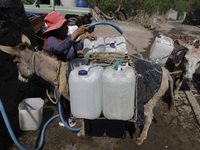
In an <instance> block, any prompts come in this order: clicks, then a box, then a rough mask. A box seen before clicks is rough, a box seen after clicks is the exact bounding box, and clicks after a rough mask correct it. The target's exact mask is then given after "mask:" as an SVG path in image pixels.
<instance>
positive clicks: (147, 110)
mask: <svg viewBox="0 0 200 150" xmlns="http://www.w3.org/2000/svg"><path fill="white" fill-rule="evenodd" d="M156 103H157V100H156V99H153V98H152V99H151V100H150V101H149V102H148V103H147V104H145V106H144V117H145V123H144V128H143V130H142V133H141V134H140V137H138V138H137V141H136V144H137V145H141V144H142V143H143V141H144V140H145V139H146V138H147V133H148V130H149V127H150V125H151V123H152V119H153V108H154V106H155V104H156Z"/></svg>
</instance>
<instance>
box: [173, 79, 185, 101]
mask: <svg viewBox="0 0 200 150" xmlns="http://www.w3.org/2000/svg"><path fill="white" fill-rule="evenodd" d="M182 83H183V80H182V81H180V83H179V84H178V85H177V87H176V89H175V91H174V98H175V99H176V100H177V99H178V98H179V95H178V91H179V89H180V88H181V85H182Z"/></svg>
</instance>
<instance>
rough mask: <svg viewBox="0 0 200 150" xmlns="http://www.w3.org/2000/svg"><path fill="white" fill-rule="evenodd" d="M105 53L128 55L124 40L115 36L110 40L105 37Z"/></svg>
mask: <svg viewBox="0 0 200 150" xmlns="http://www.w3.org/2000/svg"><path fill="white" fill-rule="evenodd" d="M105 52H117V53H121V54H125V53H128V51H127V47H126V40H125V38H124V37H123V36H117V35H113V36H112V38H111V37H107V38H106V40H105Z"/></svg>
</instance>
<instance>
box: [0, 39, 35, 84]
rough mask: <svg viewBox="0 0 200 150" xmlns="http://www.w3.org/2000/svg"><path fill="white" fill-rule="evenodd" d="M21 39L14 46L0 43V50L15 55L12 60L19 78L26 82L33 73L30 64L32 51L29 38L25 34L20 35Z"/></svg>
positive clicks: (32, 56)
mask: <svg viewBox="0 0 200 150" xmlns="http://www.w3.org/2000/svg"><path fill="white" fill-rule="evenodd" d="M21 40H22V43H21V44H19V45H17V46H15V47H9V46H2V45H0V50H2V51H3V52H5V53H8V54H11V55H15V56H16V58H15V59H14V62H16V64H17V68H18V72H19V80H21V81H23V82H27V81H28V79H29V78H30V77H31V76H32V75H33V73H34V68H33V64H32V61H33V58H34V51H33V48H32V47H31V42H30V40H29V39H28V38H27V37H26V36H25V35H22V39H21Z"/></svg>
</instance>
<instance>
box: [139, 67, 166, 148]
mask: <svg viewBox="0 0 200 150" xmlns="http://www.w3.org/2000/svg"><path fill="white" fill-rule="evenodd" d="M162 69H163V76H162V82H161V85H160V89H159V90H158V92H157V93H156V94H155V95H154V96H153V97H152V99H150V100H149V101H148V102H147V103H146V104H145V105H144V117H145V123H144V128H143V130H142V133H141V134H140V137H138V138H137V141H136V144H138V145H141V144H142V143H143V141H144V140H145V139H146V138H147V133H148V130H149V127H150V125H151V123H152V119H153V109H154V107H155V106H156V104H157V103H158V100H159V99H160V98H161V97H162V96H163V95H164V93H165V92H166V91H167V89H168V88H169V72H168V71H167V70H166V69H164V68H162Z"/></svg>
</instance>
